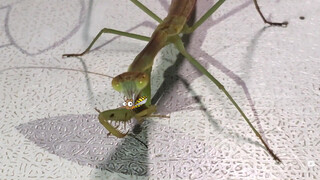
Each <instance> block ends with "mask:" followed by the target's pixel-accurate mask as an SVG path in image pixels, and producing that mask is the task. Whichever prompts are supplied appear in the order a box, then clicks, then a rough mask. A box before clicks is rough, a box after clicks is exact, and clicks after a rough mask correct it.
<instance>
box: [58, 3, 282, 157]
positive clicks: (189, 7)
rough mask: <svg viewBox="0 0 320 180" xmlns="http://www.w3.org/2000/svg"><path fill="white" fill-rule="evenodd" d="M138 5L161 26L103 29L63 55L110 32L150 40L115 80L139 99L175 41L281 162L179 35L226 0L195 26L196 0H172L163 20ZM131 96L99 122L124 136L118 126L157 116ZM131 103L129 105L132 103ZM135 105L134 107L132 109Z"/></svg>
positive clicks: (146, 94)
mask: <svg viewBox="0 0 320 180" xmlns="http://www.w3.org/2000/svg"><path fill="white" fill-rule="evenodd" d="M131 1H132V2H133V3H134V4H135V5H136V6H138V7H139V8H140V9H141V10H143V11H144V12H145V13H146V14H148V15H149V16H150V17H151V18H153V19H154V20H156V21H157V22H158V23H159V25H158V26H157V28H156V29H155V30H154V32H153V34H152V35H151V37H147V36H142V35H139V34H133V33H128V32H123V31H118V30H115V29H108V28H104V29H102V30H101V31H100V32H99V33H98V34H97V36H96V37H95V38H94V39H93V41H92V42H91V44H90V45H89V46H88V48H87V49H86V50H85V51H84V52H82V53H80V54H64V55H63V56H64V57H72V56H82V55H84V54H85V53H88V52H89V51H90V49H91V47H92V46H93V45H94V43H95V42H96V41H97V39H99V37H100V36H101V35H102V34H103V33H111V34H115V35H120V36H125V37H129V38H133V39H138V40H142V41H148V44H147V45H146V46H145V48H144V49H143V50H142V51H141V52H140V53H139V54H138V55H137V56H136V58H135V59H134V60H133V62H132V63H131V65H130V66H129V68H128V71H127V72H124V73H122V74H120V75H118V76H116V77H114V78H113V80H112V87H113V88H114V89H115V90H116V91H119V92H121V93H123V94H124V95H125V97H126V98H127V99H129V98H131V97H133V95H137V96H136V97H135V98H136V99H138V100H139V99H140V98H143V97H151V84H150V79H151V78H150V76H151V70H152V67H153V62H154V58H155V56H156V55H157V53H158V52H159V51H160V50H161V49H162V48H163V47H164V46H166V45H168V44H173V45H174V46H175V47H176V48H177V49H178V50H179V52H180V53H181V54H182V55H183V56H184V57H185V58H186V59H187V60H188V61H189V62H190V63H191V64H192V65H193V66H194V67H195V68H197V69H198V70H199V71H200V72H201V73H203V74H204V75H205V76H207V77H208V78H209V79H210V80H211V81H212V82H213V83H214V84H215V85H216V86H217V87H218V88H219V89H220V90H221V91H222V92H223V93H224V94H225V95H226V96H227V97H228V99H229V100H230V101H231V102H232V104H233V105H234V106H235V108H236V109H237V110H238V112H239V113H240V114H241V116H242V117H243V118H244V119H245V121H246V122H247V123H248V125H249V126H250V128H251V129H252V131H253V132H254V133H255V135H256V136H257V137H258V138H259V139H260V141H261V142H262V144H263V145H264V146H265V148H266V150H267V151H268V152H269V154H270V155H271V156H272V157H273V159H274V160H275V161H276V162H281V160H280V159H279V158H278V157H277V156H276V155H275V154H274V153H273V151H272V150H271V149H270V148H269V146H268V145H267V144H266V143H265V141H264V140H263V138H262V137H261V135H260V133H259V132H258V131H257V130H256V129H255V128H254V126H253V125H252V124H251V122H250V121H249V119H248V118H247V116H246V115H245V114H244V112H243V111H242V109H241V108H240V107H239V105H238V104H237V103H236V102H235V101H234V99H233V97H232V96H231V95H230V94H229V92H228V91H227V90H226V89H225V88H224V86H223V85H222V84H221V83H220V82H219V81H218V80H217V79H216V78H214V77H213V76H212V75H211V74H210V73H209V72H208V71H207V70H206V69H205V68H204V67H203V66H202V65H201V64H200V63H199V62H198V61H197V60H196V59H194V58H193V57H192V56H191V55H190V54H189V53H188V52H187V51H186V49H185V47H184V44H183V42H182V40H181V38H180V35H181V34H190V33H192V32H193V31H195V30H196V29H197V28H198V27H199V26H200V25H201V24H203V22H205V21H206V20H207V19H208V18H209V17H210V16H211V15H212V14H213V13H214V12H215V11H216V10H217V9H218V8H219V7H220V6H221V5H222V4H223V3H224V2H225V0H219V1H218V2H217V3H215V4H214V5H213V6H212V7H211V8H210V9H209V10H208V11H207V12H206V13H205V14H204V15H203V16H202V17H201V18H200V19H199V20H198V21H196V22H195V23H194V24H193V25H192V26H188V25H187V24H186V22H187V21H188V19H189V17H190V15H191V13H192V12H193V10H194V7H195V6H196V0H172V2H171V5H170V8H169V12H168V15H167V17H165V18H164V19H161V18H159V17H158V16H157V15H156V14H155V13H153V12H152V11H151V10H149V9H148V8H147V7H146V6H144V5H143V4H142V3H140V2H139V1H138V0H131ZM253 2H254V4H255V7H256V9H257V11H258V13H259V15H260V16H261V17H262V19H263V21H264V22H265V23H267V24H269V25H272V26H284V27H285V26H286V25H287V22H283V23H277V22H270V21H267V20H266V19H265V18H264V16H263V14H262V13H261V11H260V8H259V6H258V3H257V0H253ZM135 98H132V99H131V100H130V101H128V102H126V104H125V106H123V107H120V108H117V109H112V110H107V111H103V112H101V111H99V110H97V111H98V112H99V117H98V118H99V121H100V123H101V124H102V125H103V126H104V127H105V128H106V129H107V130H108V131H109V132H110V133H111V134H113V135H114V136H116V137H119V138H122V137H124V136H126V135H127V133H128V132H123V131H121V130H120V129H119V126H120V125H121V124H123V125H124V126H125V125H126V123H127V122H129V121H130V120H131V119H132V118H135V119H137V121H138V123H139V124H141V123H142V122H143V121H144V119H145V118H147V117H153V116H157V117H159V116H158V115H153V113H154V112H156V106H155V105H152V104H151V99H150V98H146V99H144V100H142V101H141V102H143V103H142V104H139V107H136V106H138V104H137V105H136V104H135V105H134V106H133V102H135V103H136V101H135V100H136V99H135ZM129 103H130V105H129ZM132 107H133V108H132Z"/></svg>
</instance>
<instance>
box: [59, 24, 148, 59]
mask: <svg viewBox="0 0 320 180" xmlns="http://www.w3.org/2000/svg"><path fill="white" fill-rule="evenodd" d="M103 33H110V34H116V35H119V36H125V37H129V38H133V39H138V40H142V41H149V40H150V37H147V36H142V35H139V34H133V33H128V32H123V31H118V30H115V29H108V28H103V29H102V30H101V31H100V32H99V33H98V34H97V36H96V37H95V38H94V39H93V41H92V42H91V43H90V45H89V47H87V49H86V50H84V51H83V52H82V53H79V54H63V55H62V57H74V56H83V55H84V54H85V53H87V52H89V51H90V49H91V47H92V46H93V44H94V43H95V42H96V41H97V40H98V39H99V37H100V36H101V35H102V34H103Z"/></svg>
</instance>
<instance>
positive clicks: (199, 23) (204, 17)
mask: <svg viewBox="0 0 320 180" xmlns="http://www.w3.org/2000/svg"><path fill="white" fill-rule="evenodd" d="M224 2H225V0H219V1H218V2H217V3H215V4H214V5H213V6H212V7H211V8H210V9H209V10H208V11H207V12H206V13H205V14H204V15H203V16H202V17H201V18H200V19H199V20H198V21H197V22H195V23H194V24H193V25H192V26H191V27H188V26H186V29H185V30H184V33H192V32H193V31H195V30H196V29H197V28H198V27H199V26H201V24H203V23H204V22H205V21H206V20H207V19H208V18H209V17H210V16H211V15H212V14H213V13H214V12H215V11H216V10H217V9H218V8H219V7H220V6H221V5H222V4H223V3H224ZM253 2H254V5H255V8H256V9H257V11H258V13H259V15H260V16H261V18H262V20H263V22H264V23H267V24H269V25H271V26H283V27H286V26H287V25H288V22H282V23H278V22H271V21H267V20H266V18H265V17H264V16H263V14H262V12H261V10H260V8H259V6H258V2H257V0H253Z"/></svg>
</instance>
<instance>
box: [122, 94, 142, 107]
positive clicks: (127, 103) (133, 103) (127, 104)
mask: <svg viewBox="0 0 320 180" xmlns="http://www.w3.org/2000/svg"><path fill="white" fill-rule="evenodd" d="M147 100H148V98H147V96H141V97H140V98H139V99H137V100H136V101H135V97H134V96H133V97H132V99H125V101H124V102H123V103H122V105H123V106H122V107H120V108H126V109H135V108H138V107H140V106H142V105H144V104H145V103H147Z"/></svg>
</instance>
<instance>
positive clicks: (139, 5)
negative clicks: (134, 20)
mask: <svg viewBox="0 0 320 180" xmlns="http://www.w3.org/2000/svg"><path fill="white" fill-rule="evenodd" d="M131 2H133V3H134V4H135V5H136V6H138V7H139V8H140V9H141V10H142V11H144V12H145V13H146V14H148V15H149V16H150V17H152V18H153V19H154V20H156V21H157V22H158V23H161V22H162V19H161V18H159V17H158V16H157V15H156V14H155V13H153V12H152V11H151V10H150V9H149V8H147V7H146V6H145V5H143V4H142V3H141V2H139V1H138V0H131Z"/></svg>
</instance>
